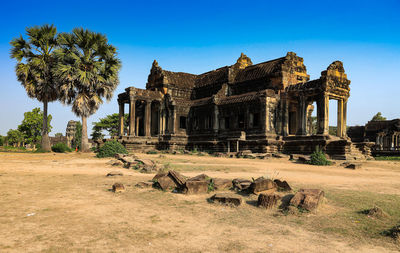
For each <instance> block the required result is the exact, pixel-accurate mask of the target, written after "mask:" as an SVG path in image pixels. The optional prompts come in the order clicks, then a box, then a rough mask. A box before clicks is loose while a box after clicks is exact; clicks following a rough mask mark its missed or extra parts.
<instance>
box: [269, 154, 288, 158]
mask: <svg viewBox="0 0 400 253" xmlns="http://www.w3.org/2000/svg"><path fill="white" fill-rule="evenodd" d="M272 157H275V158H281V159H283V158H286V159H289V157H290V156H289V155H285V154H281V153H273V154H272Z"/></svg>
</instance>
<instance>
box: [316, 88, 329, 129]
mask: <svg viewBox="0 0 400 253" xmlns="http://www.w3.org/2000/svg"><path fill="white" fill-rule="evenodd" d="M317 125H318V132H317V133H318V134H324V135H327V134H329V96H328V95H327V94H323V95H322V96H321V97H320V98H319V99H318V101H317Z"/></svg>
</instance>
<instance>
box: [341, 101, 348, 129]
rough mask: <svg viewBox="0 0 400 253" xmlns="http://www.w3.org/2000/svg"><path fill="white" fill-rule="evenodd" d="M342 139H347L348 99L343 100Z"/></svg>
mask: <svg viewBox="0 0 400 253" xmlns="http://www.w3.org/2000/svg"><path fill="white" fill-rule="evenodd" d="M342 137H347V99H345V100H343V121H342Z"/></svg>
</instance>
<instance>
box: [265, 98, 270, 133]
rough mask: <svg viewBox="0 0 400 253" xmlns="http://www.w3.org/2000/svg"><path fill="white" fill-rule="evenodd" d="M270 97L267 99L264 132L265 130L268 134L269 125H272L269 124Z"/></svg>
mask: <svg viewBox="0 0 400 253" xmlns="http://www.w3.org/2000/svg"><path fill="white" fill-rule="evenodd" d="M269 116H270V115H269V97H266V98H265V113H264V119H265V120H264V124H265V125H264V130H265V133H267V132H269V130H270V129H269V125H270V123H269Z"/></svg>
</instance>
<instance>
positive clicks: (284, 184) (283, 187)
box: [274, 179, 292, 191]
mask: <svg viewBox="0 0 400 253" xmlns="http://www.w3.org/2000/svg"><path fill="white" fill-rule="evenodd" d="M274 183H275V184H276V186H278V190H280V191H291V190H292V188H291V187H290V185H289V184H288V182H286V181H281V180H279V179H275V180H274Z"/></svg>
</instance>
